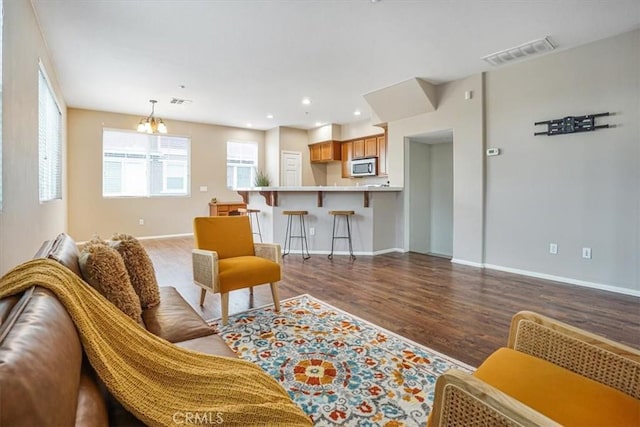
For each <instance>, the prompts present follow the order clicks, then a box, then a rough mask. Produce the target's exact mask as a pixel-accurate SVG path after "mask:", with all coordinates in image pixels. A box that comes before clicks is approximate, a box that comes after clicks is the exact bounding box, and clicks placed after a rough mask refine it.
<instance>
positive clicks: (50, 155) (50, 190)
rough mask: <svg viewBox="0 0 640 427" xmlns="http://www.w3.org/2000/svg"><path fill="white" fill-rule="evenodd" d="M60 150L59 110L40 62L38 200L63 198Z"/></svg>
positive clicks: (45, 200) (60, 120) (46, 200)
mask: <svg viewBox="0 0 640 427" xmlns="http://www.w3.org/2000/svg"><path fill="white" fill-rule="evenodd" d="M43 89H44V91H43ZM43 104H44V106H45V108H49V109H48V110H47V111H44V112H43V111H42V107H43ZM52 106H53V107H55V111H54V110H52V109H50V108H51V107H52ZM56 113H57V114H56ZM43 114H44V116H43ZM43 119H44V120H45V121H44V123H43ZM62 149H63V147H62V110H61V109H60V103H59V102H58V99H57V97H56V94H55V92H54V91H53V89H52V87H51V80H50V79H49V76H48V75H47V72H46V70H45V67H44V64H43V63H42V61H39V67H38V197H39V200H40V203H47V202H51V201H54V200H61V199H62Z"/></svg>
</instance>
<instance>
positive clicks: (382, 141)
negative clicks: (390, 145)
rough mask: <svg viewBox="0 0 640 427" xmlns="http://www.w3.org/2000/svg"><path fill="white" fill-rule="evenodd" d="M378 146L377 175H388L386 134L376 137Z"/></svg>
mask: <svg viewBox="0 0 640 427" xmlns="http://www.w3.org/2000/svg"><path fill="white" fill-rule="evenodd" d="M376 145H377V146H378V176H387V175H389V158H388V156H387V151H388V150H387V136H386V135H382V136H379V137H377V138H376Z"/></svg>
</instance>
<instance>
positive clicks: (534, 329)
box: [428, 311, 640, 427]
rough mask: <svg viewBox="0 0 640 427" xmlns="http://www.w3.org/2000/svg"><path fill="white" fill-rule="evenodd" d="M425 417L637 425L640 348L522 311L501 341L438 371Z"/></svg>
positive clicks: (444, 421) (446, 421) (453, 422)
mask: <svg viewBox="0 0 640 427" xmlns="http://www.w3.org/2000/svg"><path fill="white" fill-rule="evenodd" d="M428 424H429V425H430V426H431V427H436V426H437V427H442V426H492V427H493V426H559V425H563V426H616V427H622V426H640V351H638V350H636V349H634V348H631V347H627V346H625V345H622V344H619V343H616V342H614V341H611V340H608V339H606V338H603V337H600V336H598V335H595V334H592V333H589V332H586V331H584V330H581V329H578V328H575V327H573V326H570V325H567V324H565V323H562V322H559V321H557V320H554V319H551V318H548V317H545V316H542V315H539V314H536V313H532V312H528V311H522V312H520V313H517V314H516V315H515V316H514V317H513V319H512V320H511V330H510V333H509V344H508V347H505V348H501V349H499V350H497V351H496V352H494V353H493V354H491V355H490V356H489V357H488V358H487V359H486V360H485V361H484V362H483V363H482V364H481V365H480V367H479V368H478V369H477V370H476V371H475V372H474V373H473V374H472V375H469V374H467V373H465V372H463V371H460V370H455V369H452V370H449V371H447V372H445V373H444V374H443V375H441V376H440V377H439V378H438V381H437V382H436V391H435V400H434V404H433V409H432V411H431V414H430V418H429V423H428Z"/></svg>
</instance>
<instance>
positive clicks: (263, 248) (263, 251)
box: [253, 243, 282, 264]
mask: <svg viewBox="0 0 640 427" xmlns="http://www.w3.org/2000/svg"><path fill="white" fill-rule="evenodd" d="M253 248H254V250H255V253H256V256H257V257H260V258H265V259H268V260H270V261H273V262H275V263H276V264H280V258H281V257H282V250H281V249H280V245H279V244H277V243H254V244H253Z"/></svg>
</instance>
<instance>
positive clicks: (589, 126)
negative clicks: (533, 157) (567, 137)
mask: <svg viewBox="0 0 640 427" xmlns="http://www.w3.org/2000/svg"><path fill="white" fill-rule="evenodd" d="M608 115H609V113H599V114H589V115H586V116H568V117H565V118H563V119H555V120H545V121H544V122H535V123H534V125H535V126H537V125H547V131H546V132H535V133H534V135H535V136H538V135H561V134H563V133H577V132H589V131H592V130H596V129H602V128H608V127H609V125H598V126H596V117H603V116H608Z"/></svg>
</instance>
